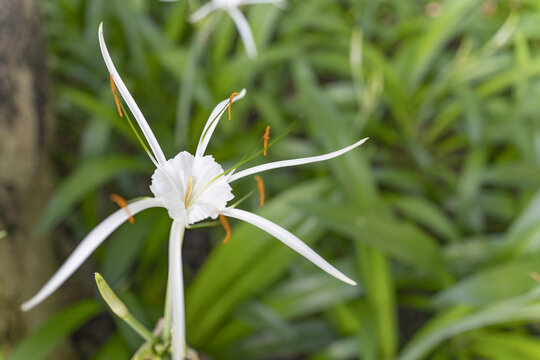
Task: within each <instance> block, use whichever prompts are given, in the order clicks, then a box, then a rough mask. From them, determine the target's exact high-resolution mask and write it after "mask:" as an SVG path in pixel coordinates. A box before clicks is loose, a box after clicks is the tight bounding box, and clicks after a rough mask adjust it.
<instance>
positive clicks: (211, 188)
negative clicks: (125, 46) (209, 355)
mask: <svg viewBox="0 0 540 360" xmlns="http://www.w3.org/2000/svg"><path fill="white" fill-rule="evenodd" d="M99 44H100V47H101V52H102V55H103V58H104V60H105V64H106V65H107V68H108V70H109V72H110V74H111V75H112V77H113V79H114V82H115V84H116V86H117V89H118V91H119V92H120V94H121V95H122V97H123V99H124V101H125V102H126V104H127V106H128V107H129V108H130V110H131V112H132V113H133V115H134V117H135V119H136V121H137V123H138V125H139V127H140V128H141V131H142V132H143V134H144V136H145V138H146V140H147V142H148V144H149V145H150V150H149V151H148V152H149V154H148V155H149V157H150V159H151V160H152V162H153V163H154V164H155V165H156V169H155V171H154V174H153V175H152V182H151V185H150V191H151V192H152V193H153V194H154V197H146V198H142V199H136V200H133V201H130V202H127V204H126V203H123V204H122V208H121V209H119V210H117V211H116V212H114V213H113V214H112V215H110V216H109V217H107V218H106V219H105V220H104V221H102V222H101V223H100V224H99V225H97V226H96V227H95V228H94V229H93V230H92V231H90V233H89V234H88V235H87V236H86V237H85V238H84V239H83V240H82V241H81V243H80V244H79V246H78V247H77V248H76V249H75V250H74V251H73V253H72V254H71V255H70V256H69V257H68V259H67V260H66V262H65V263H64V264H63V265H62V266H61V267H60V269H59V270H58V271H57V272H56V273H55V274H54V275H53V276H52V278H51V279H50V280H49V281H48V282H47V283H46V284H45V285H44V286H43V288H41V290H39V292H38V293H37V294H36V295H35V296H34V297H33V298H31V299H30V300H28V301H27V302H25V303H24V304H23V305H22V309H23V310H29V309H31V308H33V307H35V306H36V305H38V304H39V303H41V302H42V301H43V300H45V299H46V298H47V297H48V296H49V295H51V294H52V293H53V292H54V291H55V290H56V289H58V287H60V286H61V285H62V284H63V283H64V282H65V281H66V280H67V279H68V278H69V277H70V276H71V275H72V274H73V273H74V272H75V270H77V269H78V268H79V267H80V266H81V264H82V263H83V262H84V261H85V260H86V259H87V258H88V257H89V256H90V255H91V254H92V253H93V252H94V250H95V249H96V248H97V247H98V246H99V245H100V244H101V243H102V242H103V241H104V240H105V239H106V238H107V237H108V236H109V235H110V234H111V233H112V232H113V231H114V230H116V229H117V228H118V227H119V226H120V225H121V224H123V223H124V222H126V221H128V220H129V219H130V218H131V217H132V216H134V215H136V214H137V213H139V212H141V211H143V210H146V209H149V208H153V207H162V208H165V209H166V210H167V212H168V214H169V216H170V217H171V219H172V220H173V222H172V226H171V231H170V238H169V284H170V291H171V294H172V295H171V300H172V301H171V304H172V329H173V332H172V334H173V339H172V340H173V359H174V360H179V359H181V358H182V357H183V356H184V355H185V351H186V345H185V336H184V335H185V320H184V287H183V276H182V253H181V248H182V240H183V234H184V231H185V229H186V227H189V226H190V225H192V224H195V223H197V222H199V221H201V220H205V219H208V218H212V219H216V218H217V217H218V216H220V215H222V216H227V217H231V218H236V219H240V220H243V221H246V222H248V223H250V224H252V225H254V226H256V227H259V228H260V229H262V230H264V231H266V232H267V233H269V234H271V235H273V236H274V237H276V238H277V239H278V240H280V241H281V242H283V243H284V244H285V245H287V246H289V247H290V248H292V249H293V250H295V251H297V252H298V253H299V254H301V255H303V256H304V257H305V258H307V259H308V260H310V261H311V262H313V263H314V264H315V265H317V266H318V267H320V268H321V269H322V270H324V271H326V272H327V273H328V274H330V275H332V276H334V277H336V278H337V279H339V280H341V281H344V282H346V283H348V284H351V285H356V283H355V282H354V281H353V280H351V279H350V278H348V277H347V276H345V275H344V274H342V273H341V272H340V271H339V270H337V269H336V268H335V267H333V266H332V265H330V264H329V263H328V262H327V261H326V260H324V259H323V258H322V257H321V256H319V255H318V254H317V253H316V252H315V251H313V250H312V249H311V248H310V247H308V246H307V245H306V244H305V243H304V242H302V241H301V240H300V239H299V238H297V237H296V236H295V235H293V234H292V233H290V232H289V231H287V230H285V229H284V228H282V227H280V226H279V225H277V224H275V223H273V222H271V221H269V220H267V219H265V218H263V217H261V216H259V215H256V214H253V213H250V212H248V211H244V210H240V209H236V208H235V207H233V206H227V203H228V202H229V201H230V200H232V199H233V197H234V196H233V194H232V191H231V190H232V189H231V186H230V184H231V183H233V182H234V181H236V180H239V179H241V178H244V177H246V176H249V175H252V174H256V173H260V172H263V171H268V170H271V169H277V168H283V167H289V166H296V165H302V164H308V163H313V162H318V161H323V160H328V159H331V158H334V157H337V156H339V155H342V154H345V153H346V152H348V151H350V150H352V149H354V148H356V147H358V146H360V145H361V144H363V143H364V142H365V141H366V140H367V139H362V140H360V141H358V142H356V143H354V144H352V145H350V146H348V147H346V148H343V149H341V150H338V151H334V152H331V153H328V154H324V155H319V156H313V157H307V158H300V159H292V160H283V161H276V162H271V163H267V164H263V165H258V166H255V167H252V168H249V169H246V170H243V171H239V172H236V173H234V174H233V172H228V173H226V172H224V171H223V168H222V167H221V165H220V164H218V163H217V162H216V161H215V160H214V158H213V157H212V156H211V155H205V152H206V148H207V146H208V143H209V141H210V138H211V136H212V133H213V132H214V130H215V128H216V126H217V124H218V122H219V120H220V118H221V116H222V114H223V113H224V112H225V110H226V109H227V107H228V106H230V104H231V103H232V102H234V101H236V100H239V99H241V98H243V97H244V96H245V94H246V90H245V89H244V90H242V91H241V92H240V93H239V94H238V95H237V96H236V97H234V99H232V98H231V99H229V98H228V99H225V100H223V101H221V102H220V103H219V104H218V105H217V106H216V107H215V108H214V110H213V111H212V113H211V114H210V117H209V119H208V121H207V123H206V125H205V127H204V129H203V132H202V134H201V137H200V139H199V142H198V145H197V149H196V151H195V154H194V155H192V154H190V153H188V152H186V151H182V152H180V153H179V154H177V155H176V156H175V157H173V158H172V159H169V160H167V159H166V158H165V155H164V154H163V151H162V150H161V147H160V146H159V143H158V142H157V140H156V138H155V136H154V134H153V132H152V130H151V128H150V126H149V125H148V122H147V121H146V120H145V118H144V116H143V114H142V112H141V111H140V110H139V107H138V106H137V104H136V103H135V101H134V100H133V98H132V96H131V94H130V93H129V91H128V90H127V88H126V86H125V84H124V82H123V81H122V79H121V78H120V76H119V75H118V72H117V71H116V68H115V66H114V64H113V62H112V59H111V57H110V55H109V52H108V50H107V46H106V44H105V41H104V39H103V28H102V25H100V27H99Z"/></svg>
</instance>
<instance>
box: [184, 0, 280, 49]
mask: <svg viewBox="0 0 540 360" xmlns="http://www.w3.org/2000/svg"><path fill="white" fill-rule="evenodd" d="M250 4H285V1H284V0H210V1H209V2H208V3H206V4H204V5H203V6H202V7H201V8H200V9H199V10H197V11H196V12H194V13H193V14H192V15H191V16H190V17H189V20H190V21H191V22H199V21H201V20H202V19H204V18H205V17H207V16H208V15H209V14H210V13H211V12H212V11H215V10H224V11H226V12H227V13H228V14H229V15H230V17H231V18H232V19H233V21H234V23H235V25H236V28H237V29H238V32H239V33H240V37H241V38H242V41H243V42H244V46H245V48H246V52H247V54H248V56H249V57H250V58H255V57H256V56H257V47H256V46H255V40H254V39H253V34H252V33H251V29H250V27H249V23H248V21H247V19H246V17H245V16H244V14H242V12H241V11H240V10H238V7H239V6H241V5H250Z"/></svg>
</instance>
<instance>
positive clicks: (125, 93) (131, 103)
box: [98, 23, 167, 165]
mask: <svg viewBox="0 0 540 360" xmlns="http://www.w3.org/2000/svg"><path fill="white" fill-rule="evenodd" d="M98 35H99V46H100V48H101V54H102V55H103V60H105V65H107V69H109V73H110V74H111V75H112V77H113V79H114V83H115V84H116V87H117V88H118V91H119V92H120V95H122V97H123V98H124V100H125V101H126V104H127V106H128V107H129V109H130V110H131V112H132V113H133V116H134V117H135V120H137V123H138V124H139V127H140V128H141V131H142V132H143V134H144V137H145V138H146V141H148V144H149V145H150V148H151V149H152V152H153V153H154V157H155V158H156V160H157V162H158V164H160V165H162V164H164V163H165V161H166V160H167V159H166V158H165V155H163V150H161V147H160V146H159V143H158V142H157V140H156V137H155V136H154V133H153V132H152V129H151V128H150V126H149V125H148V122H147V121H146V119H145V118H144V115H143V114H142V112H141V110H140V109H139V107H138V106H137V103H135V100H133V97H132V96H131V94H130V93H129V90H128V89H127V87H126V85H125V84H124V82H123V81H122V79H121V78H120V75H119V74H118V71H116V68H115V67H114V64H113V61H112V59H111V56H110V55H109V51H108V50H107V45H106V44H105V39H104V38H103V23H101V24H99V31H98Z"/></svg>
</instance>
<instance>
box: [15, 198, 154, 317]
mask: <svg viewBox="0 0 540 360" xmlns="http://www.w3.org/2000/svg"><path fill="white" fill-rule="evenodd" d="M161 206H162V204H161V202H160V201H158V200H156V199H154V198H146V199H143V200H137V201H134V202H132V203H131V204H129V205H128V206H127V207H128V209H129V211H130V213H131V214H132V215H135V214H137V213H138V212H140V211H142V210H145V209H148V208H151V207H161ZM128 218H129V217H128V215H127V212H126V209H119V210H117V211H116V212H114V213H113V214H112V215H110V216H109V217H108V218H106V219H105V220H103V221H102V222H101V223H100V224H99V225H98V226H96V227H95V228H94V229H93V230H92V231H90V233H88V235H86V237H85V238H84V239H83V240H82V241H81V243H80V244H79V246H77V248H76V249H75V250H74V251H73V252H72V253H71V255H70V256H69V257H68V259H67V260H66V262H65V263H64V264H63V265H62V266H61V267H60V269H58V271H57V272H56V273H55V274H54V275H53V277H52V278H50V279H49V281H48V282H47V283H46V284H45V285H44V286H43V287H42V288H41V290H39V292H38V293H37V294H36V295H35V296H34V297H33V298H31V299H30V300H28V301H27V302H25V303H24V304H22V305H21V309H22V310H23V311H28V310H30V309H32V308H33V307H35V306H36V305H38V304H39V303H41V302H42V301H43V300H45V299H46V298H47V297H49V295H51V294H52V293H53V292H55V291H56V289H58V288H59V287H60V286H61V285H62V284H63V283H64V281H66V280H67V279H68V278H69V277H70V276H71V275H72V274H73V273H74V272H75V270H77V269H78V268H79V266H81V264H82V263H83V262H84V261H85V260H86V259H88V257H89V256H90V255H91V254H92V253H93V252H94V250H96V248H97V247H98V246H99V245H101V243H102V242H103V241H104V240H105V239H106V238H107V237H108V236H109V235H110V234H111V233H112V232H113V231H114V230H116V228H118V227H119V226H120V225H122V223H124V222H125V221H126V220H127V219H128Z"/></svg>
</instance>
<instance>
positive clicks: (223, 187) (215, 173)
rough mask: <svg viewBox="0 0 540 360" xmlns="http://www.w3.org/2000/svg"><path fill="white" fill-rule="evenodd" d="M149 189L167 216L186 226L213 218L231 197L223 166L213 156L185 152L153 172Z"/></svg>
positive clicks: (223, 208)
mask: <svg viewBox="0 0 540 360" xmlns="http://www.w3.org/2000/svg"><path fill="white" fill-rule="evenodd" d="M150 190H151V191H152V193H153V194H154V195H155V197H156V198H157V199H159V200H161V201H162V202H163V206H164V207H165V208H166V209H167V211H168V212H169V216H170V217H171V218H172V219H174V220H178V221H181V222H182V223H184V224H185V225H191V224H194V223H196V222H198V221H201V220H204V219H206V218H212V219H216V218H217V216H218V215H219V214H220V213H221V212H222V211H223V210H225V208H226V207H227V202H228V201H229V200H232V199H233V197H234V196H233V194H232V189H231V187H230V186H229V184H228V182H227V179H226V177H225V176H223V168H222V167H221V165H219V164H218V163H216V162H215V160H214V158H213V157H212V156H210V155H207V156H197V157H196V156H193V155H191V154H190V153H188V152H186V151H183V152H181V153H179V154H178V155H176V156H175V157H174V158H172V159H170V160H167V162H166V163H165V164H164V165H163V166H159V167H158V168H157V169H156V170H155V171H154V174H153V175H152V184H151V185H150Z"/></svg>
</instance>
